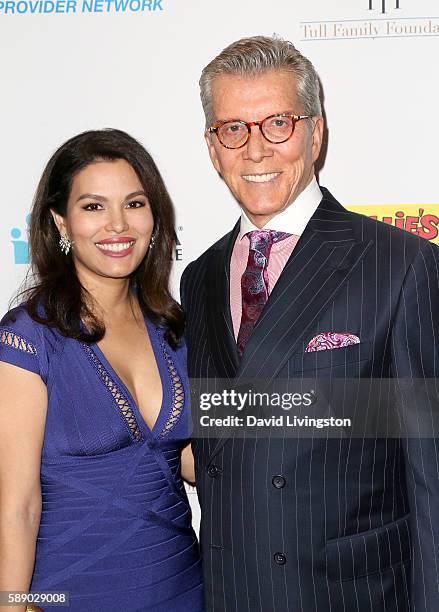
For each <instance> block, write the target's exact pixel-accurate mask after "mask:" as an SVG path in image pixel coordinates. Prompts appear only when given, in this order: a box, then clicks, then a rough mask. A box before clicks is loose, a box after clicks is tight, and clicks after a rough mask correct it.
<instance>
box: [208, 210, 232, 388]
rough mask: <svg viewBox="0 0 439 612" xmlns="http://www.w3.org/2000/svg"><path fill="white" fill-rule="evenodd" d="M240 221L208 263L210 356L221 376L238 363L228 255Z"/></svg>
mask: <svg viewBox="0 0 439 612" xmlns="http://www.w3.org/2000/svg"><path fill="white" fill-rule="evenodd" d="M238 232H239V222H238V223H237V224H236V225H235V227H234V228H233V230H232V231H231V232H230V234H228V235H227V236H226V237H225V239H224V240H222V241H221V242H220V243H219V245H218V247H217V248H216V249H215V250H214V251H213V253H212V255H211V257H210V259H209V263H208V282H207V304H208V308H207V327H208V335H209V343H210V347H211V354H212V358H213V360H214V363H215V369H216V371H217V373H218V376H219V377H220V378H234V377H235V375H236V370H237V368H238V365H239V357H238V350H237V347H236V341H235V336H234V332H233V323H232V316H231V313H230V271H229V270H230V258H231V256H232V251H233V246H234V244H235V240H236V236H237V235H238Z"/></svg>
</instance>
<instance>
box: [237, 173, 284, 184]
mask: <svg viewBox="0 0 439 612" xmlns="http://www.w3.org/2000/svg"><path fill="white" fill-rule="evenodd" d="M281 174H282V172H269V173H266V174H244V175H243V176H242V178H243V179H244V180H245V181H248V182H249V183H269V182H270V181H274V180H275V179H276V178H277V177H278V176H280V175H281Z"/></svg>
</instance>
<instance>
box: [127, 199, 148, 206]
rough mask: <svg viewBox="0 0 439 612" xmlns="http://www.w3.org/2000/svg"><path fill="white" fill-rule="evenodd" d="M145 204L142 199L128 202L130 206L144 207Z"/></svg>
mask: <svg viewBox="0 0 439 612" xmlns="http://www.w3.org/2000/svg"><path fill="white" fill-rule="evenodd" d="M143 206H145V202H142V201H140V200H133V201H132V202H128V204H127V207H128V208H142V207H143Z"/></svg>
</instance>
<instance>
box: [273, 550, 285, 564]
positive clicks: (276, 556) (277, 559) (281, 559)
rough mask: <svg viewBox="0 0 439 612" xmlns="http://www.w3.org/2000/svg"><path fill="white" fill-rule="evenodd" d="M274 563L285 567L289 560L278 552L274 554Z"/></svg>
mask: <svg viewBox="0 0 439 612" xmlns="http://www.w3.org/2000/svg"><path fill="white" fill-rule="evenodd" d="M274 562H275V563H277V565H285V563H286V562H287V558H286V556H285V555H284V554H283V553H280V552H277V553H274Z"/></svg>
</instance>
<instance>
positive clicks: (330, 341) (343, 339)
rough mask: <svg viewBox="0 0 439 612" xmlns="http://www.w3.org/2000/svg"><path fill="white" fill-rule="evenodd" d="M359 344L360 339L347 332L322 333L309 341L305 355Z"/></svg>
mask: <svg viewBox="0 0 439 612" xmlns="http://www.w3.org/2000/svg"><path fill="white" fill-rule="evenodd" d="M359 343H360V338H359V337H358V336H355V335H354V334H349V333H347V332H323V333H322V334H318V335H317V336H315V337H314V338H313V339H312V340H310V341H309V343H308V346H307V347H306V349H305V353H313V352H314V351H326V350H328V349H337V348H342V347H344V346H351V345H352V344H359Z"/></svg>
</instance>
